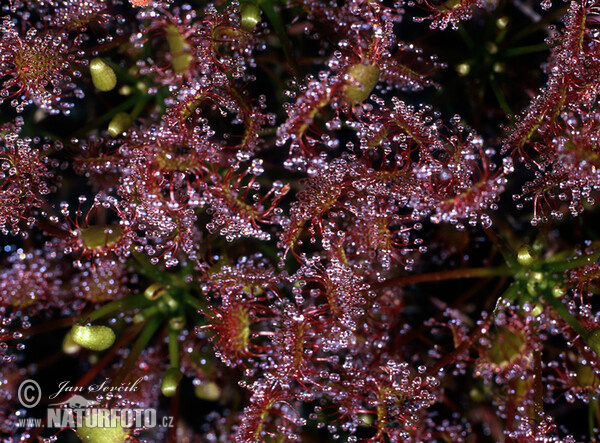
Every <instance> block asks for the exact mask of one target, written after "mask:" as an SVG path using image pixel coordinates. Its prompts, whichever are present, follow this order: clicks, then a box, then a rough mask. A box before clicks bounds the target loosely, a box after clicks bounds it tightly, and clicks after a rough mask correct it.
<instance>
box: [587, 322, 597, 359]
mask: <svg viewBox="0 0 600 443" xmlns="http://www.w3.org/2000/svg"><path fill="white" fill-rule="evenodd" d="M585 341H586V342H587V344H588V346H589V347H590V348H592V351H594V352H595V353H596V355H597V356H600V328H598V329H592V330H591V331H590V332H589V333H588V335H587V337H586V340H585Z"/></svg>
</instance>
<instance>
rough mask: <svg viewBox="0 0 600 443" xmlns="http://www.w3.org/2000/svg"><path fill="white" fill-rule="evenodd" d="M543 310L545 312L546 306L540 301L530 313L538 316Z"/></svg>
mask: <svg viewBox="0 0 600 443" xmlns="http://www.w3.org/2000/svg"><path fill="white" fill-rule="evenodd" d="M542 312H544V307H543V306H542V305H541V304H539V303H535V304H534V305H533V308H532V309H531V311H530V312H529V314H530V315H531V316H532V317H538V316H539V315H540V314H541V313H542Z"/></svg>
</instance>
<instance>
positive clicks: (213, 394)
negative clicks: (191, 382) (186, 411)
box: [194, 381, 221, 401]
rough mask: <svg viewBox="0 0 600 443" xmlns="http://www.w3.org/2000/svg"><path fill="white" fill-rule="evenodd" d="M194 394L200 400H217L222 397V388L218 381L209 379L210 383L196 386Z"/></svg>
mask: <svg viewBox="0 0 600 443" xmlns="http://www.w3.org/2000/svg"><path fill="white" fill-rule="evenodd" d="M194 394H196V397H198V398H199V399H200V400H206V401H217V400H218V399H219V397H221V388H219V386H218V385H217V384H216V383H214V382H212V381H209V382H208V383H204V384H201V385H198V386H196V387H195V388H194Z"/></svg>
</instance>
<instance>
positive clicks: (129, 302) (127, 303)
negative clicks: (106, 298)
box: [82, 294, 149, 323]
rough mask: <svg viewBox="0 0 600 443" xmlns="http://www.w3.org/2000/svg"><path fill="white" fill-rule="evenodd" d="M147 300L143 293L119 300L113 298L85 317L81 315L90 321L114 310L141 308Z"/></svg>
mask: <svg viewBox="0 0 600 443" xmlns="http://www.w3.org/2000/svg"><path fill="white" fill-rule="evenodd" d="M148 303H149V302H148V300H146V298H145V297H144V294H136V295H132V296H129V297H125V298H122V299H120V300H114V301H111V302H110V303H107V304H105V305H104V306H102V307H101V308H99V309H96V310H95V311H94V312H92V313H91V314H90V315H88V316H87V317H85V316H84V317H82V318H83V319H84V320H85V321H87V322H89V323H92V322H94V321H95V320H98V319H99V318H102V317H104V316H105V315H108V314H111V313H113V312H115V311H127V310H130V309H134V308H142V307H145V306H146V305H147V304H148Z"/></svg>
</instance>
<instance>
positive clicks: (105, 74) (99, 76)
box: [90, 58, 117, 92]
mask: <svg viewBox="0 0 600 443" xmlns="http://www.w3.org/2000/svg"><path fill="white" fill-rule="evenodd" d="M90 74H91V75H92V83H94V86H95V87H96V88H98V89H99V90H100V91H104V92H106V91H110V90H111V89H113V88H114V87H115V86H117V75H116V74H115V71H113V68H111V67H110V66H109V65H108V64H106V62H105V61H104V60H102V59H101V58H95V59H93V60H92V61H91V62H90Z"/></svg>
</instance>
